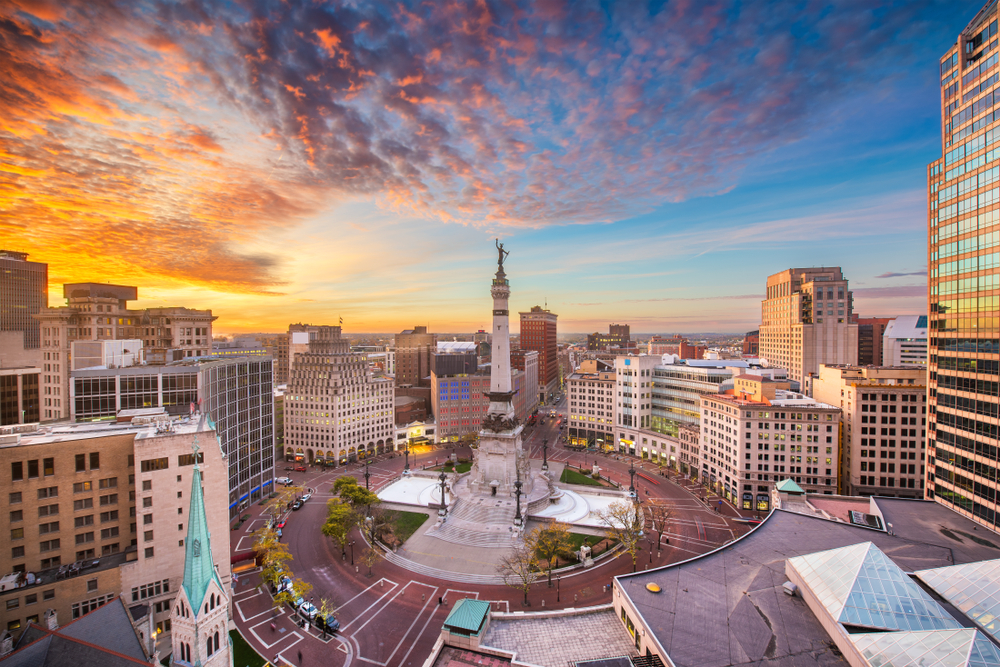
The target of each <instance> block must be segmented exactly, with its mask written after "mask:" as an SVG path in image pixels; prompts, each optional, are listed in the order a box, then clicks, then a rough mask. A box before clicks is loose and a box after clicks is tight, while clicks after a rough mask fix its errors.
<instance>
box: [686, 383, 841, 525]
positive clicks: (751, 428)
mask: <svg viewBox="0 0 1000 667" xmlns="http://www.w3.org/2000/svg"><path fill="white" fill-rule="evenodd" d="M788 387H789V385H788V383H787V382H775V381H773V380H768V379H767V378H762V377H760V376H756V375H740V376H737V377H736V378H735V388H734V390H733V395H725V394H719V395H715V396H711V395H706V396H702V398H701V438H700V448H701V452H700V454H701V479H702V481H703V482H706V483H708V484H710V485H711V486H712V487H714V488H715V489H716V490H717V491H718V493H719V494H720V495H725V496H726V498H728V499H729V500H730V502H732V503H734V504H736V505H737V507H741V508H742V509H745V510H749V509H754V510H758V511H768V510H769V509H771V506H770V502H771V490H772V489H773V488H774V485H775V484H776V483H777V482H780V481H782V480H786V479H791V480H794V481H795V483H796V484H799V485H801V486H802V488H803V489H806V490H807V491H808V492H809V493H822V494H834V493H836V492H837V460H838V453H837V447H838V443H837V439H838V438H837V435H838V432H839V425H840V408H838V407H836V406H833V405H829V404H826V403H821V402H819V401H816V400H814V399H811V398H808V397H807V396H804V395H802V394H799V393H796V392H792V391H789V390H788Z"/></svg>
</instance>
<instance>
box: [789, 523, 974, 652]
mask: <svg viewBox="0 0 1000 667" xmlns="http://www.w3.org/2000/svg"><path fill="white" fill-rule="evenodd" d="M788 563H789V565H791V566H792V567H793V568H794V569H795V570H796V571H798V572H799V574H800V576H801V577H802V579H803V583H805V585H807V586H808V587H809V589H810V590H811V591H812V592H813V594H814V595H816V597H817V598H818V599H819V602H820V604H822V605H823V606H824V607H825V608H826V610H827V612H828V613H829V614H830V615H831V616H832V617H833V618H834V619H836V620H837V621H839V622H840V623H844V624H847V625H857V626H862V627H869V628H880V629H884V630H912V631H919V630H944V629H952V628H960V627H961V625H959V623H958V622H957V621H955V619H953V618H952V617H951V616H950V615H948V613H947V612H946V611H945V610H944V609H942V608H941V606H940V605H938V604H937V603H936V602H934V600H932V599H931V597H930V596H929V595H927V594H926V593H925V592H924V591H923V590H921V588H920V587H919V586H918V585H917V584H916V583H914V582H913V581H912V580H911V579H910V578H909V577H908V576H907V575H906V573H905V572H903V571H902V570H901V569H900V568H899V567H898V566H897V565H896V564H895V563H893V562H892V561H891V560H889V558H888V557H887V556H886V555H885V554H883V553H882V552H881V551H879V549H878V547H876V546H875V545H874V544H872V543H871V542H863V543H861V544H854V545H851V546H849V547H842V548H840V549H830V550H828V551H820V552H817V553H813V554H807V555H805V556H797V557H795V558H789V559H788ZM873 664H874V663H873Z"/></svg>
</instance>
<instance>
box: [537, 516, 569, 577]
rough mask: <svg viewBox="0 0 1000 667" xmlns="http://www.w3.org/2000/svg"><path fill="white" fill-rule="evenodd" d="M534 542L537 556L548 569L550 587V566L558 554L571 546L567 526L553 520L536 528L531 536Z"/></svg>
mask: <svg viewBox="0 0 1000 667" xmlns="http://www.w3.org/2000/svg"><path fill="white" fill-rule="evenodd" d="M531 538H532V540H533V541H534V543H535V550H536V553H537V555H538V557H539V558H540V559H541V560H542V562H544V563H545V565H546V568H547V569H548V576H549V588H551V587H552V567H553V565H554V564H555V560H556V558H557V557H558V556H559V554H561V553H563V552H565V551H569V549H570V547H571V546H572V545H571V543H570V537H569V526H568V525H567V524H565V523H561V522H559V521H555V522H553V523H550V524H548V525H546V526H545V527H544V528H536V529H535V530H534V532H533V533H532V536H531Z"/></svg>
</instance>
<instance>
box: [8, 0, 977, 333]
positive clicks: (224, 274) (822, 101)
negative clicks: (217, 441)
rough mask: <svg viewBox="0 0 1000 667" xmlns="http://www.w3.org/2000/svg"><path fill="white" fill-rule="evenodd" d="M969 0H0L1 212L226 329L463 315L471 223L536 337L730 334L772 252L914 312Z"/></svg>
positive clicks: (53, 271) (745, 321) (383, 323)
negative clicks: (929, 181) (543, 327)
mask: <svg viewBox="0 0 1000 667" xmlns="http://www.w3.org/2000/svg"><path fill="white" fill-rule="evenodd" d="M979 8H980V4H979V3H966V2H929V1H925V2H832V3H831V2H808V3H796V2H730V3H696V2H687V1H685V2H665V3H662V2H661V3H650V4H644V3H639V2H627V3H626V2H621V3H587V2H581V3H564V2H559V1H557V0H551V1H546V2H531V3H529V2H523V3H521V2H506V1H504V2H489V1H486V0H483V1H481V2H469V3H465V2H462V3H459V2H438V3H424V4H421V3H403V4H397V3H385V4H379V3H367V2H366V3H354V2H342V3H330V4H328V5H325V6H319V5H315V4H313V3H266V2H249V1H248V2H229V3H214V2H196V1H190V2H157V3H141V4H135V3H125V2H121V3H116V2H104V3H54V2H51V3H50V2H38V1H32V2H28V1H27V0H15V2H14V3H13V4H9V5H7V6H5V7H4V8H0V19H3V20H2V21H0V67H2V68H3V69H4V72H5V77H6V78H7V79H8V80H9V81H10V82H11V86H10V87H9V90H10V92H9V94H8V95H7V96H6V97H5V98H3V99H2V100H0V117H2V118H4V119H5V120H4V121H2V122H0V137H2V138H3V143H4V145H5V146H6V148H5V149H4V151H3V153H2V154H0V211H4V213H3V215H0V235H2V236H7V237H10V241H8V242H9V243H13V244H14V245H15V246H16V247H19V248H21V249H25V250H27V251H29V252H31V253H32V258H33V259H36V260H38V261H48V262H49V263H50V276H51V278H52V281H53V290H52V292H53V295H55V294H56V293H57V292H58V291H59V285H60V284H61V282H63V281H73V280H108V281H111V282H124V283H128V284H137V285H138V286H139V288H140V299H141V302H142V304H143V305H161V304H165V305H187V306H190V307H199V308H212V309H213V311H214V312H215V314H217V315H219V316H220V319H219V320H218V321H217V323H216V327H217V331H223V332H236V331H262V330H270V331H275V330H282V329H284V328H285V327H286V326H287V324H288V323H290V322H298V321H308V322H314V323H336V322H337V320H338V318H339V317H343V318H344V320H345V329H346V330H348V331H385V332H390V331H397V330H400V329H402V328H407V327H409V326H412V325H414V324H428V325H429V326H430V327H431V329H432V330H434V331H468V330H472V329H476V328H479V327H481V326H484V325H485V324H486V323H487V321H488V319H489V313H490V303H489V298H488V281H489V278H490V275H491V273H492V271H493V270H494V262H495V250H494V248H493V239H494V238H495V237H500V238H501V239H502V240H503V241H504V243H505V244H506V247H507V248H508V249H509V250H510V251H511V255H510V258H509V260H508V274H509V276H510V279H511V283H512V289H513V296H512V303H511V308H512V310H526V309H527V308H529V307H530V306H532V305H536V304H542V303H545V302H547V304H548V306H549V307H550V308H551V309H552V310H553V311H554V312H556V313H558V314H559V316H560V320H559V321H560V331H563V332H589V331H595V330H606V326H607V324H608V323H609V322H619V323H628V324H631V325H632V329H633V331H640V332H706V331H716V332H741V331H746V330H749V329H754V328H756V327H757V324H758V323H759V318H760V298H761V295H762V293H763V286H764V282H765V279H766V277H767V276H768V275H769V274H771V273H775V272H778V271H781V270H783V269H786V268H789V267H792V266H814V265H839V266H841V267H843V269H844V271H845V273H846V275H847V276H848V278H849V279H850V280H851V285H852V288H854V290H855V303H856V310H857V312H859V313H860V314H861V315H863V316H893V315H897V314H912V313H921V312H923V311H924V309H925V295H924V286H925V284H926V279H925V275H924V272H925V267H926V192H925V190H926V178H925V168H926V164H927V163H928V162H930V161H931V160H933V159H935V158H936V157H938V156H940V121H939V101H938V100H939V89H938V85H937V77H936V74H937V61H938V57H939V56H940V54H941V53H943V52H944V51H945V50H946V49H947V48H948V47H949V45H950V44H952V43H953V42H954V40H955V38H956V36H957V35H958V33H959V31H960V30H961V29H962V28H963V27H964V26H965V24H966V23H968V21H969V20H971V18H972V17H973V15H974V14H975V13H976V12H977V11H978V9H979ZM15 241H16V243H15ZM53 301H54V302H55V299H53ZM53 305H57V304H56V303H53Z"/></svg>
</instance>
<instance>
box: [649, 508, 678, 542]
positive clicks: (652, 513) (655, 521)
mask: <svg viewBox="0 0 1000 667" xmlns="http://www.w3.org/2000/svg"><path fill="white" fill-rule="evenodd" d="M673 518H674V506H673V504H650V505H649V525H650V528H652V529H653V531H654V532H655V533H656V545H657V547H656V548H657V549H659V545H660V544H661V543H662V542H663V533H665V532H666V530H667V526H668V525H669V524H670V520H671V519H673Z"/></svg>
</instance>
